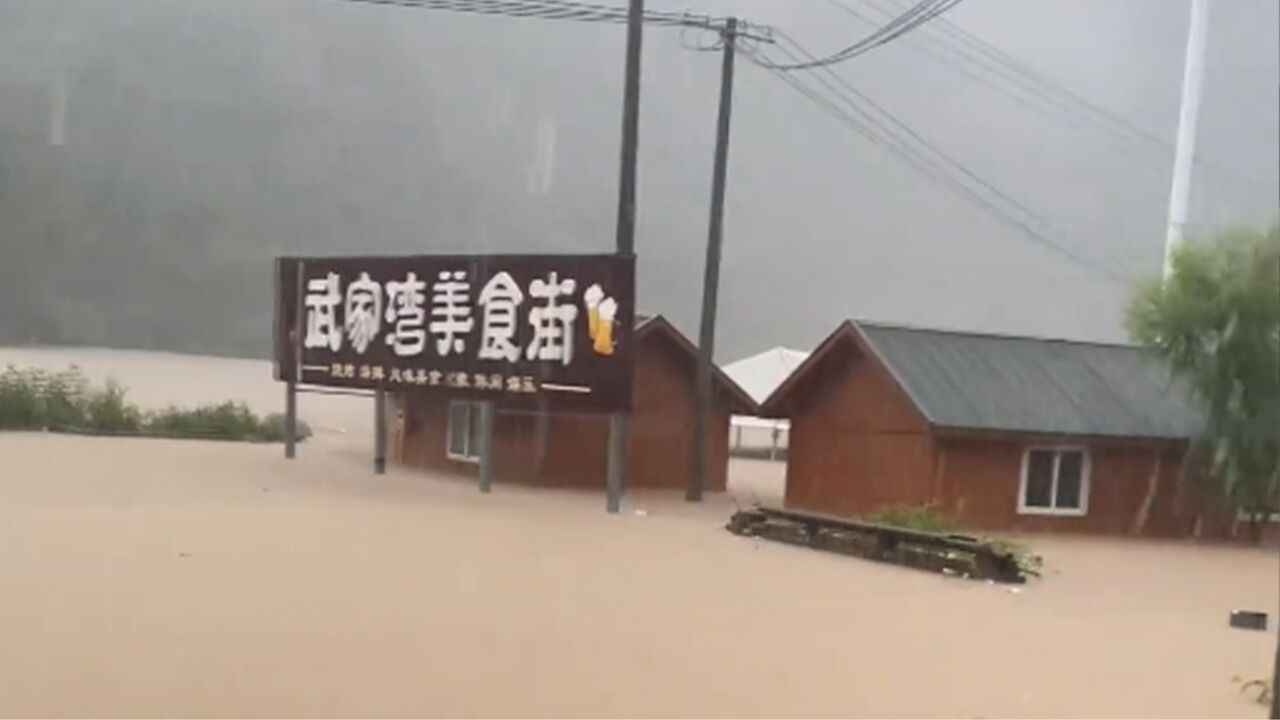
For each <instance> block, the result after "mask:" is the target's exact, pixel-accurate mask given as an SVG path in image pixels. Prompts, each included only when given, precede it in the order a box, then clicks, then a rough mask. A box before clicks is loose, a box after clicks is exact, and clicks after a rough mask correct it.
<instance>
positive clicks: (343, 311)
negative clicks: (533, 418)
mask: <svg viewBox="0 0 1280 720" xmlns="http://www.w3.org/2000/svg"><path fill="white" fill-rule="evenodd" d="M276 272H277V278H276V353H275V359H276V376H277V377H278V378H279V379H281V380H296V381H297V382H299V383H302V384H308V385H331V386H341V387H356V388H383V389H387V390H397V391H414V392H417V391H421V392H444V393H452V394H455V395H462V396H467V397H472V398H475V399H489V400H494V401H496V402H498V403H499V404H502V405H505V406H529V407H534V406H541V407H550V408H562V409H575V410H590V411H602V412H613V411H619V410H629V409H630V405H631V372H632V347H631V345H632V331H633V328H634V317H635V306H634V302H635V261H634V259H632V258H621V257H618V256H616V255H421V256H411V257H380V256H372V257H310V258H280V259H278V260H277V262H276Z"/></svg>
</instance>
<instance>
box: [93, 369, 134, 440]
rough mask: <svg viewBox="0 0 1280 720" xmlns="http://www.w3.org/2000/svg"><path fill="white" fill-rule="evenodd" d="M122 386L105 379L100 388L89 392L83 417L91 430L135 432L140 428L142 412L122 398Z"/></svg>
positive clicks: (123, 390)
mask: <svg viewBox="0 0 1280 720" xmlns="http://www.w3.org/2000/svg"><path fill="white" fill-rule="evenodd" d="M124 393H125V389H124V386H123V385H121V384H120V383H118V382H116V381H115V380H107V385H106V387H105V388H103V389H102V390H96V391H94V392H91V393H89V400H88V402H87V403H86V404H85V418H86V420H87V421H88V426H89V427H90V428H91V429H93V430H102V431H106V432H137V431H138V430H140V429H141V428H142V412H141V411H139V410H138V408H136V407H134V406H133V405H132V404H131V403H129V402H128V401H127V400H125V399H124Z"/></svg>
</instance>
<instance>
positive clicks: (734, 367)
mask: <svg viewBox="0 0 1280 720" xmlns="http://www.w3.org/2000/svg"><path fill="white" fill-rule="evenodd" d="M807 357H809V353H807V352H801V351H799V350H792V349H790V348H784V347H775V348H771V349H769V350H765V351H764V352H762V353H757V354H755V355H752V356H751V357H745V358H742V359H741V360H737V361H734V362H731V363H729V364H728V365H725V366H724V372H725V374H726V375H728V376H729V377H731V378H733V380H734V382H736V383H738V385H740V386H742V389H743V390H746V391H747V394H748V395H750V396H751V398H752V399H753V400H755V401H756V402H758V403H760V402H764V400H765V398H767V397H769V395H770V394H771V393H773V391H774V390H776V389H777V388H778V386H779V385H781V384H782V382H783V381H784V380H786V379H787V377H788V376H790V375H791V373H792V372H793V371H794V370H795V369H796V368H797V367H799V366H800V363H802V362H804V359H805V358H807Z"/></svg>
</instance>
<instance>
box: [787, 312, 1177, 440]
mask: <svg viewBox="0 0 1280 720" xmlns="http://www.w3.org/2000/svg"><path fill="white" fill-rule="evenodd" d="M842 341H852V342H853V343H854V344H855V345H857V346H858V347H861V348H863V349H865V350H866V351H867V352H869V353H870V354H871V355H873V356H874V357H875V358H877V359H878V360H879V361H880V362H881V363H883V365H884V366H885V367H886V368H887V369H888V370H889V372H890V373H891V374H892V375H893V377H894V379H895V380H896V381H897V382H898V384H899V386H901V388H902V390H903V391H904V392H905V393H906V394H907V396H908V397H909V398H910V400H911V402H912V403H913V404H914V405H915V406H916V408H917V409H918V410H919V411H920V413H921V415H923V416H924V418H925V419H926V420H927V421H928V422H929V424H930V425H931V426H933V427H935V428H943V429H962V430H987V431H1003V432H1025V433H1040V434H1053V435H1091V436H1114V437H1133V438H1167V439H1181V438H1188V437H1191V436H1193V435H1195V434H1196V433H1197V431H1198V430H1199V429H1200V427H1201V422H1202V421H1201V416H1200V414H1199V413H1198V412H1197V411H1196V409H1195V408H1194V406H1193V405H1192V402H1191V399H1190V396H1189V394H1188V393H1187V392H1186V390H1185V389H1184V388H1183V387H1182V386H1181V385H1180V384H1178V383H1175V382H1173V381H1171V380H1170V379H1169V375H1168V373H1167V372H1166V370H1165V369H1164V368H1163V367H1162V366H1161V365H1160V364H1159V363H1157V362H1155V361H1154V360H1152V359H1151V358H1149V357H1148V356H1146V355H1144V354H1143V353H1142V351H1141V350H1140V349H1139V348H1137V347H1134V346H1131V345H1109V344H1104V343H1090V342H1078V341H1071V340H1050V339H1045V338H1031V337H1016V336H1007V335H993V334H983V333H970V332H957V331H951V330H937V329H927V328H913V327H904V326H898V325H888V324H882V323H875V322H868V321H858V322H856V323H853V322H845V323H843V324H842V325H841V326H840V327H839V328H837V329H836V331H835V332H834V333H832V334H831V336H829V337H828V338H827V339H826V340H824V341H823V343H822V345H820V346H819V348H818V349H817V350H815V351H814V353H813V354H812V355H811V356H810V357H809V360H808V361H806V362H805V363H804V364H803V365H801V367H800V368H798V369H797V370H796V372H795V373H793V375H792V376H791V377H790V378H788V380H787V382H785V383H783V385H782V386H780V387H779V388H778V390H777V391H776V392H774V394H773V395H771V396H770V397H769V399H768V400H767V401H766V402H765V408H766V412H771V413H774V412H778V411H779V410H780V409H781V406H782V405H783V404H785V403H786V402H787V396H788V395H789V394H791V393H792V392H793V391H795V389H796V386H797V384H798V382H799V381H800V380H801V379H802V378H803V377H804V375H805V374H806V373H809V372H811V371H812V369H813V368H814V367H815V366H816V365H817V364H818V362H819V361H820V356H826V355H829V354H831V353H833V352H837V351H838V349H839V348H841V347H845V348H848V347H850V345H849V344H848V342H842Z"/></svg>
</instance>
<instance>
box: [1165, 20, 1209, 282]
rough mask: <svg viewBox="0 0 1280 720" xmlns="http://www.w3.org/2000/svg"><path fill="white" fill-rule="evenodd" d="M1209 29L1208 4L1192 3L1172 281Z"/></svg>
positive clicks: (1171, 234)
mask: <svg viewBox="0 0 1280 720" xmlns="http://www.w3.org/2000/svg"><path fill="white" fill-rule="evenodd" d="M1208 29H1209V0H1191V25H1190V27H1189V28H1188V29H1187V59H1186V64H1185V66H1184V67H1183V72H1182V109H1181V111H1180V112H1179V113H1178V144H1177V148H1176V149H1175V150H1174V158H1173V183H1172V185H1173V187H1172V188H1171V189H1170V191H1169V227H1168V229H1167V231H1166V234H1165V240H1164V278H1165V279H1166V280H1168V279H1169V273H1170V271H1171V270H1172V265H1171V264H1170V261H1171V259H1172V257H1173V250H1174V248H1175V247H1177V246H1178V245H1180V244H1181V243H1182V241H1183V239H1184V235H1185V230H1186V226H1187V204H1188V202H1189V200H1190V198H1191V170H1192V167H1193V166H1194V165H1195V158H1196V123H1197V121H1198V119H1199V116H1200V86H1201V84H1202V81H1203V80H1204V51H1205V45H1206V39H1207V38H1206V36H1207V34H1208Z"/></svg>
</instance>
